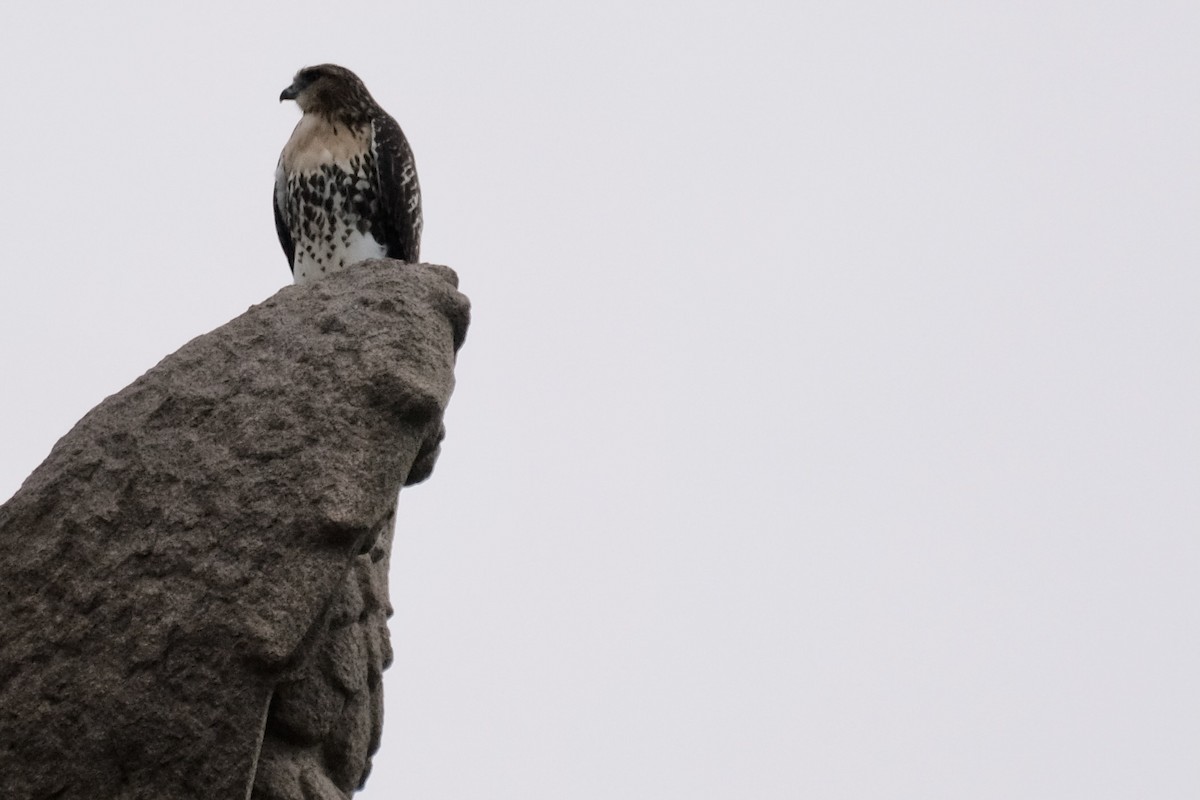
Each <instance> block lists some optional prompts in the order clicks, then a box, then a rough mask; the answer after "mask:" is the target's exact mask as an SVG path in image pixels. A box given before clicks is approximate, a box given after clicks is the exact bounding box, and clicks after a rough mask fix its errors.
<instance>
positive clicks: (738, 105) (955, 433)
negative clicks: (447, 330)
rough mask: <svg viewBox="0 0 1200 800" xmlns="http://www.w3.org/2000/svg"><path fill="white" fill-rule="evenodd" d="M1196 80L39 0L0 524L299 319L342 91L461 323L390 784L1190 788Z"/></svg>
mask: <svg viewBox="0 0 1200 800" xmlns="http://www.w3.org/2000/svg"><path fill="white" fill-rule="evenodd" d="M201 7H202V8H203V9H204V10H198V9H200V8H201ZM435 7H436V10H434V8H435ZM1197 42H1200V5H1197V4H1196V3H1195V2H1194V0H1188V1H1187V2H1182V1H1181V2H1174V3H1170V2H1153V0H1151V1H1150V2H1136V3H1135V2H1093V3H1083V2H1074V3H1069V2H1054V1H1053V0H1051V2H1039V3H1026V2H982V3H952V2H942V3H933V2H924V3H906V4H897V3H882V2H878V3H822V4H815V3H813V4H805V3H797V2H786V3H784V2H780V3H763V2H759V3H755V2H739V3H733V2H726V3H712V2H709V3H705V2H690V3H684V2H677V3H654V2H638V3H620V2H617V3H612V2H609V3H563V2H557V3H536V4H535V3H522V4H513V5H508V6H505V5H503V4H484V3H474V4H462V3H452V2H441V3H437V4H432V3H419V4H418V3H404V2H389V3H377V4H364V3H353V2H339V3H336V4H335V3H309V2H288V3H253V4H252V3H220V2H218V3H207V4H204V5H203V6H196V7H195V8H194V9H192V10H188V11H180V10H179V9H178V8H177V7H176V5H175V4H156V5H151V4H149V3H144V4H143V3H124V4H122V3H104V4H99V3H97V4H84V3H73V4H65V3H51V2H47V3H42V4H38V5H37V6H36V10H34V4H26V5H25V6H24V7H22V8H16V7H15V4H10V5H9V6H6V7H5V9H4V11H3V12H0V97H2V99H3V108H4V111H3V117H2V119H3V123H4V127H3V131H4V132H3V143H4V149H5V158H4V159H3V163H2V166H0V170H2V173H0V174H2V175H3V187H4V190H3V192H0V241H3V242H4V256H3V265H4V266H3V274H4V288H3V290H2V291H0V342H2V343H3V344H2V345H0V355H2V359H3V376H4V387H5V389H4V391H3V392H0V452H2V453H3V457H2V458H0V495H2V496H3V497H7V496H9V495H10V494H11V493H12V492H14V491H16V489H17V488H18V487H19V486H20V483H21V481H22V480H23V479H24V478H25V477H26V476H27V475H28V473H29V472H30V471H31V470H33V469H34V468H35V467H36V466H37V465H38V463H40V462H41V460H42V459H43V458H44V457H45V456H46V454H47V453H48V451H49V449H50V447H51V446H52V445H53V443H54V442H55V441H56V440H57V439H58V438H59V437H60V436H61V435H63V434H64V433H66V431H67V430H68V429H69V428H70V427H71V426H72V425H73V424H74V423H75V421H76V420H77V419H78V418H79V417H80V416H82V415H83V414H84V413H85V412H86V411H88V410H89V409H90V408H91V407H93V406H94V405H95V404H96V403H98V402H99V401H100V400H102V399H103V398H104V397H105V396H107V395H109V394H111V393H113V392H115V391H118V390H119V389H121V388H122V387H123V386H125V385H126V384H127V383H129V382H130V381H132V380H133V379H134V378H136V377H137V376H138V375H139V374H141V373H142V372H143V371H145V370H146V369H148V368H149V367H151V366H153V365H154V364H155V363H157V361H158V360H159V359H161V358H162V357H163V356H165V355H167V354H168V353H170V352H172V351H174V350H175V349H177V348H178V347H179V346H181V345H182V344H183V343H184V342H186V341H188V340H189V339H191V338H192V337H194V336H197V335H200V334H202V333H205V332H207V331H209V330H211V329H212V328H214V327H216V326H218V325H220V324H222V323H224V322H226V321H227V320H229V319H230V318H232V317H234V316H236V315H237V314H239V313H241V312H243V311H244V310H245V309H246V308H247V307H248V306H250V305H251V304H253V303H257V302H259V301H261V300H263V299H264V298H266V297H268V296H269V295H271V294H272V293H273V292H275V291H276V290H277V289H278V288H280V287H281V286H283V285H285V284H287V283H288V282H290V274H289V272H288V269H287V265H286V262H285V260H284V256H283V254H282V252H281V251H280V249H279V245H278V243H277V242H276V239H275V231H274V226H273V223H272V218H271V210H270V195H271V191H272V181H273V176H274V169H275V163H276V159H277V158H278V154H279V150H280V148H281V147H282V146H283V143H284V141H285V140H286V139H287V137H288V135H289V133H290V131H291V129H292V127H293V125H294V124H295V122H296V120H297V118H298V114H299V112H298V111H297V109H296V108H295V106H294V104H291V103H286V104H282V105H281V104H280V103H279V102H278V99H277V98H278V96H279V92H280V91H281V90H282V89H283V88H284V87H285V86H287V85H288V83H289V82H290V80H291V77H292V74H293V73H294V71H295V70H296V69H297V68H299V67H301V66H304V65H308V64H315V63H321V62H325V61H334V62H338V63H341V64H343V65H345V66H348V67H350V68H351V69H353V70H355V71H356V72H358V73H359V75H360V76H361V77H362V78H363V79H364V80H365V81H366V83H367V86H368V87H369V88H370V89H371V91H372V92H373V94H374V95H375V97H376V99H378V100H379V101H380V103H381V104H382V105H383V106H384V107H385V108H387V109H388V110H389V111H390V112H391V113H392V114H393V115H394V116H395V117H396V118H397V119H398V120H399V122H400V124H401V125H402V126H403V128H404V130H405V131H406V133H407V134H408V137H409V140H410V141H411V143H412V145H413V148H414V150H415V152H416V156H417V164H418V168H419V172H420V177H421V185H422V188H423V192H424V202H425V236H424V245H423V248H422V254H423V256H424V257H425V259H426V260H429V261H435V262H439V263H443V264H447V265H449V266H451V267H453V268H454V269H456V270H457V271H458V273H459V275H460V278H461V282H462V288H463V290H464V291H465V292H466V293H467V294H468V295H470V297H471V298H472V301H473V303H474V323H473V326H472V329H471V331H470V334H469V337H468V340H467V344H466V347H465V349H464V350H463V352H462V354H461V356H460V359H459V369H458V381H459V382H458V389H457V393H456V395H455V397H454V399H453V402H452V404H451V407H450V411H449V414H448V417H447V425H448V427H449V438H448V440H447V442H446V445H445V447H444V451H443V456H442V460H441V462H440V464H439V466H438V469H437V472H436V473H435V474H434V477H433V478H432V480H431V481H430V482H429V483H427V484H424V485H421V486H418V487H415V488H413V489H412V490H409V491H405V492H404V493H403V495H402V496H401V506H400V508H401V513H400V518H399V523H398V532H397V538H396V545H395V551H394V554H393V571H392V600H393V603H394V605H395V607H396V615H395V617H394V618H393V620H392V625H391V628H392V636H393V641H394V644H395V649H396V663H395V665H394V666H393V667H392V669H391V670H390V671H389V672H388V673H387V675H386V676H385V687H386V695H387V714H386V718H385V727H384V736H383V746H382V750H381V751H380V753H379V754H378V755H377V757H376V759H375V769H374V772H373V774H372V776H371V779H370V782H369V784H368V786H367V789H366V790H365V791H364V792H363V793H362V794H361V797H363V798H366V800H372V798H374V799H375V800H387V799H389V798H489V799H490V798H512V799H513V800H537V799H538V798H545V800H560V799H561V798H571V799H572V800H574V799H576V798H586V799H592V798H594V799H595V800H634V799H641V798H645V799H646V800H661V798H688V799H689V800H695V799H696V798H705V799H706V800H707V799H708V798H713V799H715V798H769V799H770V800H791V799H792V798H801V797H813V798H850V799H854V800H857V799H858V798H863V799H864V800H865V799H866V798H871V799H872V800H874V798H906V799H907V798H912V799H913V800H930V798H947V799H948V800H950V799H952V800H962V798H971V800H989V799H990V798H996V799H997V800H1001V799H1003V800H1012V799H1013V798H1022V800H1025V799H1027V798H1048V799H1052V800H1065V799H1067V798H1086V800H1098V799H1102V798H1123V799H1124V798H1134V797H1136V798H1151V799H1153V800H1162V799H1164V798H1188V800H1195V798H1196V797H1198V796H1200V767H1198V766H1197V754H1198V753H1200V686H1198V683H1200V636H1198V635H1197V628H1198V626H1200V535H1198V534H1200V372H1198V360H1197V355H1198V354H1197V350H1198V348H1197V344H1198V338H1200V313H1198V310H1200V269H1198V268H1200V235H1198V234H1197V223H1198V221H1200V102H1198V101H1200V47H1198V46H1197Z"/></svg>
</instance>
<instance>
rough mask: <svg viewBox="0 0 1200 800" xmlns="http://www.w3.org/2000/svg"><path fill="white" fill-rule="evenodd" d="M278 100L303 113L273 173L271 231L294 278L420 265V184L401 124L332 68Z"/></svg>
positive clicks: (309, 75)
mask: <svg viewBox="0 0 1200 800" xmlns="http://www.w3.org/2000/svg"><path fill="white" fill-rule="evenodd" d="M279 99H280V101H283V100H295V101H296V104H297V105H298V106H300V110H301V111H302V112H304V115H303V116H302V117H301V118H300V122H299V123H297V124H296V129H295V130H294V131H292V138H290V139H288V142H287V144H286V145H284V148H283V153H282V154H280V156H279V166H278V167H277V169H276V171H275V230H276V232H277V233H278V234H279V243H280V244H281V245H283V252H284V253H285V254H287V259H288V263H289V264H290V265H291V268H292V275H293V277H294V279H295V282H296V283H305V282H307V281H311V280H315V279H317V278H320V277H322V276H323V275H326V274H328V273H331V272H337V271H338V270H342V269H345V268H346V267H348V266H350V265H351V264H354V263H355V262H358V261H362V260H364V259H368V258H381V257H387V258H396V259H399V260H401V261H406V262H409V263H415V262H416V261H417V260H418V257H419V253H420V247H421V223H422V220H421V188H420V185H419V184H418V183H417V167H416V163H415V162H414V161H413V154H412V149H411V148H410V147H409V146H408V140H407V139H406V138H405V137H404V132H403V131H401V130H400V126H399V125H398V124H396V120H394V119H392V118H391V116H389V115H388V113H387V112H386V111H384V110H383V109H382V108H380V107H379V104H378V103H376V102H375V100H374V99H373V98H372V97H371V94H370V93H369V92H368V91H367V87H366V86H365V85H363V82H362V81H361V80H360V79H359V77H358V76H357V75H355V74H354V73H353V72H351V71H350V70H348V69H346V68H345V67H339V66H337V65H336V64H321V65H320V66H316V67H305V68H304V69H302V70H300V71H299V72H297V73H296V77H295V79H294V80H293V81H292V85H291V86H289V87H287V88H286V89H284V90H283V93H282V94H280V95H279Z"/></svg>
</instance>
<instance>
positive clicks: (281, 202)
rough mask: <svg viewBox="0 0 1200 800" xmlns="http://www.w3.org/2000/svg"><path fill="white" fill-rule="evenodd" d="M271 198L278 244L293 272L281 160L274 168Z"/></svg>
mask: <svg viewBox="0 0 1200 800" xmlns="http://www.w3.org/2000/svg"><path fill="white" fill-rule="evenodd" d="M273 199H274V202H273V203H272V205H274V206H275V233H276V234H277V235H278V236H279V245H280V246H281V247H282V248H283V254H284V255H286V256H287V260H288V267H289V268H290V269H291V270H292V272H295V271H296V267H295V263H296V243H295V242H294V241H293V240H292V232H291V230H289V229H288V224H287V218H286V217H285V216H284V213H285V212H284V209H285V208H286V207H287V177H286V176H285V175H284V173H283V163H282V162H280V164H279V167H278V169H276V170H275V197H274V198H273Z"/></svg>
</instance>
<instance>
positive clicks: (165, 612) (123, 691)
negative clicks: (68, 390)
mask: <svg viewBox="0 0 1200 800" xmlns="http://www.w3.org/2000/svg"><path fill="white" fill-rule="evenodd" d="M456 287H457V278H456V277H455V275H454V273H453V272H452V271H451V270H449V269H447V268H445V267H439V266H435V265H429V264H418V265H413V264H401V263H399V262H395V261H387V260H377V261H372V262H364V263H363V264H361V265H359V266H357V267H355V268H354V269H352V270H347V271H345V272H341V273H337V274H335V275H332V276H330V277H328V278H326V279H324V280H322V281H318V282H315V283H312V284H309V285H306V286H288V287H286V288H284V289H282V290H281V291H279V292H278V293H277V294H276V295H274V296H273V297H271V298H270V299H269V300H267V301H266V302H264V303H262V304H260V305H258V306H255V307H253V308H251V309H250V310H249V311H247V312H246V313H245V314H243V315H242V316H240V317H238V318H236V319H234V320H233V321H231V322H229V323H228V324H226V325H224V326H222V327H220V328H218V329H217V330H215V331H212V332H211V333H208V334H206V335H204V336H201V337H199V338H197V339H195V340H193V341H192V342H190V343H188V344H187V345H185V346H184V347H182V348H181V349H180V350H178V351H177V352H176V353H174V354H172V355H170V356H168V357H167V358H165V359H164V360H163V361H162V362H161V363H159V364H158V365H157V366H156V367H154V368H153V369H151V370H150V371H149V372H147V373H146V374H145V375H143V376H142V377H141V378H139V379H138V380H136V381H135V382H134V383H132V384H131V385H130V386H128V387H126V388H125V389H124V390H122V391H120V392H118V393H117V394H115V395H113V396H112V397H109V398H108V399H106V400H105V401H104V402H102V403H101V404H100V405H99V406H97V407H96V408H95V409H93V410H92V411H91V412H89V413H88V414H87V415H86V416H85V417H84V418H83V419H82V420H81V421H80V422H79V423H78V424H77V425H76V426H75V427H74V428H73V429H72V430H71V431H70V432H69V433H68V434H67V435H66V436H64V437H63V438H62V439H61V440H60V441H59V442H58V443H57V444H56V445H55V447H54V448H53V450H52V451H51V453H50V455H49V456H48V457H47V459H46V460H45V462H44V463H43V464H42V465H41V466H39V467H38V468H37V469H36V470H35V471H34V472H33V474H32V475H30V477H29V478H28V479H27V480H26V481H25V483H24V485H23V486H22V487H21V489H20V490H19V491H18V492H17V494H16V495H14V496H13V497H12V499H11V500H9V501H8V503H6V504H5V505H4V506H2V507H0V797H3V798H5V800H24V799H25V798H30V799H32V798H37V799H38V800H43V799H45V800H49V799H50V798H55V799H57V800H75V799H76V798H78V799H80V800H82V799H83V798H87V799H88V800H100V799H101V798H122V799H123V800H133V799H134V798H147V799H148V798H156V800H172V799H173V798H205V799H206V800H209V799H211V798H245V797H248V796H253V797H261V798H272V800H293V798H294V799H295V800H301V798H330V799H331V800H332V799H336V798H344V797H348V796H349V795H350V794H352V793H353V792H354V790H355V789H357V788H358V787H360V785H361V783H362V781H363V780H365V778H366V774H367V772H368V771H369V769H370V757H371V754H372V753H373V752H374V751H375V749H376V748H377V747H378V745H379V737H380V731H381V726H382V694H381V691H382V679H381V674H382V671H383V669H384V668H385V667H386V666H387V665H388V664H389V662H390V660H391V649H390V646H389V642H388V634H387V627H386V619H387V616H388V615H389V614H390V606H389V604H388V591H387V565H388V554H389V548H390V542H391V535H392V528H393V525H394V520H395V508H396V501H397V495H398V493H399V490H400V487H401V486H402V485H407V484H412V483H415V482H417V481H420V480H423V479H425V478H426V477H428V475H429V474H430V472H431V470H432V469H433V464H434V462H435V460H436V459H437V455H438V451H439V443H440V442H441V439H442V437H443V435H444V428H443V426H442V414H443V411H444V410H445V408H446V404H447V402H448V401H449V398H450V394H451V391H452V390H453V386H454V373H453V369H454V363H455V355H456V352H457V350H458V348H459V347H460V346H461V345H462V341H463V337H464V336H465V333H466V328H467V322H468V303H467V299H466V298H465V297H464V296H463V295H461V294H459V293H458V291H457V288H456Z"/></svg>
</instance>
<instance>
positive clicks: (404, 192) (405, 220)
mask: <svg viewBox="0 0 1200 800" xmlns="http://www.w3.org/2000/svg"><path fill="white" fill-rule="evenodd" d="M371 131H372V134H373V140H374V145H375V163H376V164H377V165H378V169H379V216H378V218H377V220H378V221H379V222H381V223H382V226H383V243H384V246H385V247H387V255H388V258H398V259H400V260H401V261H405V262H408V263H410V264H415V263H417V262H418V261H419V260H420V253H421V225H422V219H421V186H420V184H419V183H418V182H417V164H416V161H415V160H414V159H413V154H412V148H410V147H409V146H408V139H406V138H404V131H402V130H400V126H399V125H398V124H396V120H394V119H392V118H391V117H390V116H388V115H387V114H383V115H381V116H378V117H376V118H375V119H374V120H372V121H371Z"/></svg>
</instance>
